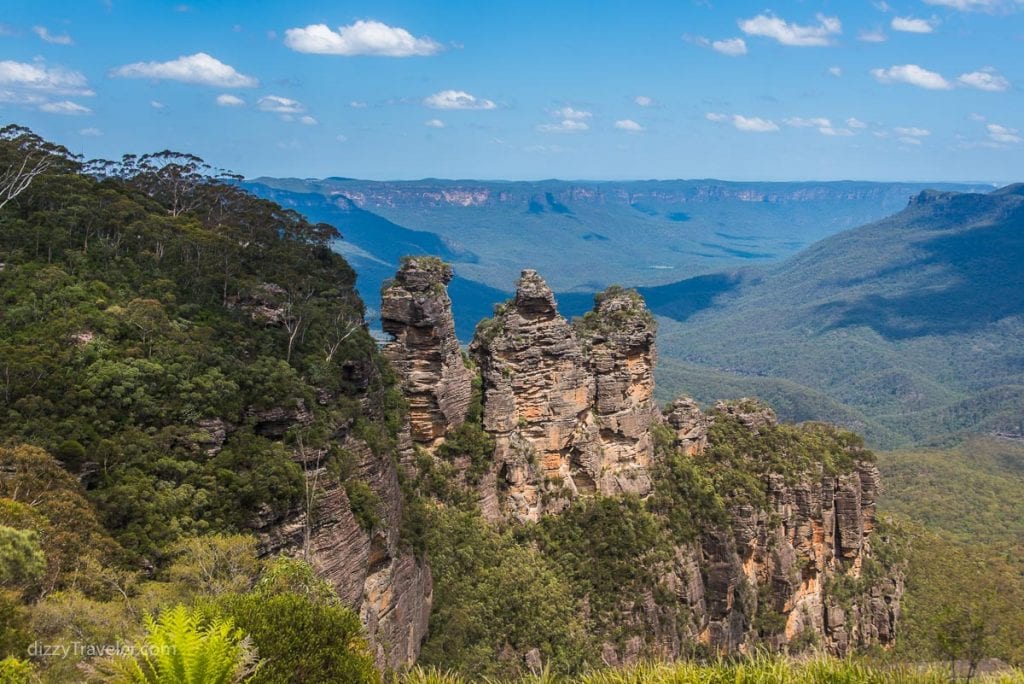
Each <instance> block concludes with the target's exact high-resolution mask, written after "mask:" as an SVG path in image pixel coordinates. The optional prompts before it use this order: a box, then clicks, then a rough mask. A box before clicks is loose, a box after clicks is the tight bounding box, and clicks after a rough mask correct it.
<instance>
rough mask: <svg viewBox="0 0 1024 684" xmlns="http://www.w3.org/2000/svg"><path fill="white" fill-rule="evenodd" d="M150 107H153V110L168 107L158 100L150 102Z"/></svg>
mask: <svg viewBox="0 0 1024 684" xmlns="http://www.w3.org/2000/svg"><path fill="white" fill-rule="evenodd" d="M149 106H150V107H152V108H153V109H163V108H164V107H165V106H166V105H164V103H163V102H159V101H157V100H150V101H149Z"/></svg>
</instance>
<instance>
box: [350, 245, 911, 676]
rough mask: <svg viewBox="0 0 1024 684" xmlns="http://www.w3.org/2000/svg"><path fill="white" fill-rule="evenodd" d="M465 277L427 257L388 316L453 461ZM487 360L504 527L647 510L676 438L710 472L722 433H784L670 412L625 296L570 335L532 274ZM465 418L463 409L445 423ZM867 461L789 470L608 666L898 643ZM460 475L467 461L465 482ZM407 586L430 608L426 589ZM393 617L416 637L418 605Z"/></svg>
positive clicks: (739, 418) (648, 594)
mask: <svg viewBox="0 0 1024 684" xmlns="http://www.w3.org/2000/svg"><path fill="white" fill-rule="evenodd" d="M449 278H450V271H447V270H444V269H440V268H438V267H437V264H431V265H430V267H429V268H425V267H424V265H423V264H422V263H419V262H418V260H410V261H408V262H406V264H405V265H403V268H402V270H401V271H400V272H399V276H398V277H397V278H396V280H395V283H394V284H393V285H391V286H389V287H388V288H386V289H385V291H384V303H383V305H382V311H383V312H384V319H385V329H386V330H387V331H388V332H389V333H391V334H392V336H393V337H394V340H393V341H392V342H391V343H389V345H388V346H387V354H388V357H389V358H390V359H391V360H392V363H393V364H394V366H395V368H396V369H398V370H399V375H400V377H401V378H402V379H403V389H404V390H405V392H406V397H407V399H408V400H409V405H410V425H412V426H413V427H412V430H411V434H412V435H413V439H414V440H415V441H417V442H419V443H420V444H423V445H426V446H437V445H438V444H439V443H440V441H441V440H442V439H443V438H444V435H445V433H446V432H447V431H448V430H450V429H451V428H452V427H453V426H454V425H457V424H458V423H457V422H456V421H457V420H458V419H459V416H461V415H463V414H464V413H465V407H466V404H467V403H468V399H467V400H466V403H462V401H463V400H462V397H463V396H467V397H468V395H469V389H468V388H469V387H470V385H471V380H470V378H468V377H467V375H468V374H466V375H464V374H463V371H464V370H465V368H464V366H463V365H462V363H461V359H459V363H458V364H455V359H456V358H457V351H458V348H457V343H456V342H455V338H454V334H453V332H452V331H453V323H452V318H451V311H450V303H449V301H448V297H447V294H446V292H445V291H444V285H445V284H446V283H447V282H448V279H449ZM470 355H471V357H472V358H473V360H474V361H475V362H476V366H477V368H478V369H479V372H480V379H481V383H482V393H483V397H482V418H481V422H482V428H483V430H485V431H486V432H487V433H489V435H490V436H491V437H492V438H493V439H494V443H495V449H494V453H493V456H492V459H491V464H490V471H489V473H487V474H485V475H484V476H483V477H482V478H480V479H473V480H472V482H473V484H467V486H475V487H477V488H478V494H479V497H480V502H481V507H482V509H483V511H484V513H485V515H487V516H488V517H490V518H492V519H494V520H501V519H513V520H519V521H534V520H538V519H539V518H540V517H541V516H542V515H546V514H557V513H559V512H560V511H562V510H563V509H565V507H566V506H568V505H569V504H570V503H571V501H572V500H573V499H575V498H579V497H584V496H588V495H595V494H601V495H607V496H616V495H623V494H632V495H637V496H640V497H646V496H647V495H648V494H649V493H650V492H651V491H652V489H653V482H652V473H653V472H656V466H657V454H658V453H664V452H662V451H661V450H660V449H662V448H663V446H664V445H665V440H666V439H667V440H668V441H669V445H668V448H669V449H671V450H673V453H675V454H682V456H683V457H693V458H707V457H708V449H709V448H711V447H713V446H714V443H713V442H712V441H711V438H712V436H713V433H714V427H715V426H716V425H718V424H722V426H723V428H728V430H730V431H732V432H728V434H742V432H743V431H746V432H748V433H749V435H750V439H751V440H753V442H756V441H757V440H758V439H761V438H765V439H772V434H773V433H775V432H777V430H778V429H779V427H778V424H777V419H776V416H775V413H774V412H773V411H772V410H771V409H770V408H768V407H766V406H765V405H763V404H760V403H759V402H756V401H752V400H746V399H743V400H739V401H736V402H728V403H719V404H718V405H717V406H716V408H715V411H714V412H713V413H712V414H711V415H708V414H705V413H704V412H703V411H702V410H701V409H700V407H699V406H698V405H697V404H696V402H694V401H693V400H692V399H686V398H679V399H676V400H675V401H673V402H671V403H670V404H669V405H668V406H667V407H666V409H665V410H664V412H661V411H659V410H658V409H657V406H656V404H655V401H654V365H655V362H656V358H657V352H656V346H655V322H654V319H653V317H652V316H651V315H650V313H649V312H648V311H647V309H646V307H645V305H644V302H643V300H642V299H641V298H640V297H639V295H637V294H636V293H635V292H632V291H628V290H623V289H621V288H610V289H609V290H607V291H605V292H604V293H601V294H599V295H598V296H597V297H596V298H595V306H594V309H593V311H591V312H589V313H588V314H587V315H586V316H584V317H582V318H581V319H577V320H576V321H575V322H574V323H572V324H570V323H569V322H568V321H566V320H565V318H563V317H562V316H561V315H560V314H559V313H558V309H557V305H556V302H555V297H554V294H553V293H552V291H551V289H550V288H549V287H548V286H547V284H546V283H545V282H544V280H543V279H542V278H541V277H540V276H539V275H538V274H537V273H536V272H535V271H532V270H526V271H523V272H522V276H521V278H520V279H519V281H518V282H517V284H516V292H515V296H514V297H513V298H512V299H511V300H509V301H508V302H506V303H505V304H502V305H499V306H498V307H496V309H495V315H494V317H493V318H492V319H489V320H486V321H483V322H481V324H480V325H479V326H478V328H477V331H476V334H475V336H474V339H473V341H472V344H471V345H470ZM456 365H457V366H458V368H455V366H456ZM452 388H456V389H454V390H453V389H452ZM464 391H465V395H464V394H463V392H464ZM453 397H455V398H458V402H454V401H453V399H452V398H453ZM452 405H456V406H458V407H460V409H461V411H456V412H454V413H453V412H451V411H448V410H447V409H446V408H445V407H446V406H452ZM456 414H458V415H456ZM726 423H732V425H726ZM737 430H738V431H740V432H739V433H737V432H735V431H737ZM656 435H657V441H658V444H659V445H662V446H659V447H658V451H656V444H655V441H656V440H655V436H656ZM772 443H773V444H774V442H772ZM712 457H713V454H712ZM853 461H854V462H855V464H856V465H855V467H853V468H852V469H851V468H847V469H846V470H845V472H842V473H838V474H831V473H829V472H826V471H825V469H824V465H823V463H819V464H818V465H817V466H816V467H817V470H815V467H811V468H810V469H809V470H808V471H807V472H802V471H801V472H802V474H801V473H800V472H795V471H794V472H790V470H792V469H789V470H787V469H786V468H782V469H781V470H784V471H786V472H785V473H783V472H778V473H776V472H775V471H768V473H769V474H766V475H762V476H758V477H761V478H762V479H763V482H764V485H765V496H764V497H763V498H764V499H765V500H764V501H761V500H760V499H759V503H758V505H756V506H755V505H752V504H743V505H740V504H733V505H732V506H731V507H730V509H729V515H728V519H729V522H728V523H727V524H715V525H712V526H706V527H705V528H704V529H701V530H700V531H699V533H698V534H697V536H696V539H694V540H693V541H692V542H691V543H688V544H686V545H680V546H676V547H674V548H673V549H672V553H671V554H669V555H670V556H671V560H670V561H668V562H663V561H659V562H662V563H663V564H662V565H661V566H659V567H658V568H657V569H656V574H657V576H658V577H659V578H660V579H659V581H658V588H657V591H656V590H655V588H654V587H652V588H651V589H649V590H644V591H641V592H638V595H635V596H632V595H631V596H623V597H622V606H621V611H622V612H621V623H622V625H623V626H624V628H625V631H624V632H623V633H625V634H628V635H629V636H628V638H623V639H621V640H620V641H619V642H617V643H606V644H604V645H603V647H602V649H601V653H602V658H603V660H604V661H605V662H607V663H609V664H613V663H620V662H629V661H631V660H636V659H638V658H642V657H649V656H656V657H679V656H684V655H687V654H689V653H692V652H693V651H694V649H703V650H705V651H706V652H710V653H733V652H748V651H750V650H752V649H754V648H755V647H758V646H763V645H765V644H767V645H769V646H771V647H774V648H778V649H785V648H794V647H795V646H797V645H800V644H805V643H806V644H810V643H817V644H819V645H821V646H822V647H823V648H825V649H826V650H828V651H829V652H832V653H836V654H845V653H848V652H850V651H851V650H852V649H853V648H855V647H861V646H868V645H875V644H880V645H883V646H884V645H887V644H889V643H891V642H892V640H893V639H894V635H895V625H896V622H897V619H898V617H899V603H900V597H901V595H902V591H903V587H902V575H901V574H900V571H899V570H898V568H882V567H881V566H880V565H879V564H878V563H877V561H876V560H875V559H874V555H873V549H872V545H873V544H874V543H876V542H878V539H879V538H878V535H877V533H876V532H875V501H876V499H877V496H878V492H879V489H880V483H879V478H878V471H877V469H876V468H875V467H874V466H873V465H872V464H871V463H869V462H868V461H867V460H864V459H860V458H859V456H858V455H857V454H856V453H853ZM460 463H462V461H460V460H459V459H458V458H456V459H454V460H453V461H452V464H453V465H454V466H455V468H456V469H458V468H460V467H462V466H460ZM463 465H464V466H466V467H468V465H467V464H463ZM468 482H469V480H466V481H465V482H464V484H466V483H468ZM342 517H344V516H342ZM339 543H345V542H341V541H339ZM347 543H352V542H347ZM367 543H369V544H370V546H371V547H372V546H373V542H363V544H364V545H365V544H367ZM378 547H379V548H380V549H384V548H389V547H388V544H387V543H384V542H381V544H379V545H378ZM360 553H363V552H361V551H360ZM367 553H370V552H367ZM371 555H372V554H371ZM369 565H370V567H373V566H374V562H373V560H372V559H370V561H369ZM354 567H355V568H356V570H358V568H360V567H362V566H361V564H360V563H355V566H354ZM396 567H401V564H399V566H396ZM335 574H337V575H338V576H342V577H349V576H350V575H352V571H351V570H346V569H338V570H337V571H336V573H335ZM353 577H354V578H353V579H350V580H347V581H349V582H350V583H352V585H353V586H354V587H356V588H357V589H358V586H359V582H362V583H363V584H362V586H363V587H364V589H363V591H364V595H365V596H375V595H377V594H375V593H374V592H372V591H368V590H366V589H365V587H366V586H368V585H367V582H368V580H367V578H366V577H365V576H363V575H361V574H360V573H359V572H358V571H357V572H356V573H355V575H354V576H353ZM405 582H406V584H407V585H408V586H409V587H410V588H411V589H412V590H413V591H419V592H420V595H422V596H426V595H427V594H428V592H426V590H425V588H424V587H423V586H422V583H420V584H417V583H416V581H415V580H413V579H409V580H405ZM371 584H372V583H371ZM662 589H664V590H666V591H667V595H668V596H669V597H670V598H669V599H668V600H667V601H666V594H665V593H664V592H662V591H661V590H662ZM353 591H356V590H353ZM384 593H385V592H380V594H381V595H383V594H384ZM418 605H422V603H420V604H418ZM393 610H396V611H398V613H399V614H402V615H404V616H405V617H404V618H403V620H404V621H403V624H406V625H408V624H409V621H408V614H409V613H408V611H409V610H411V607H403V608H401V609H399V608H397V607H396V608H394V609H393ZM374 624H376V623H374ZM395 636H396V635H394V634H390V633H389V638H391V639H394V638H395ZM521 655H523V657H525V654H521Z"/></svg>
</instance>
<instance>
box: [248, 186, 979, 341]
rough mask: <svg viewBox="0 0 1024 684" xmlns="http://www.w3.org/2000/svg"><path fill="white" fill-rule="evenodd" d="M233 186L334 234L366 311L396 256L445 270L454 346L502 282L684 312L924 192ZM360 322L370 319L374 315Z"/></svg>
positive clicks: (501, 293)
mask: <svg viewBox="0 0 1024 684" xmlns="http://www.w3.org/2000/svg"><path fill="white" fill-rule="evenodd" d="M244 187H246V188H247V189H249V190H250V191H252V192H254V193H256V194H257V195H261V196H263V197H267V198H269V199H273V200H274V201H276V202H278V203H280V204H281V205H283V206H287V207H290V208H294V209H297V210H298V211H301V212H302V213H303V214H305V215H306V216H307V217H308V218H310V219H311V220H316V221H326V222H328V223H331V224H332V225H336V226H337V227H338V228H339V229H340V230H341V232H342V234H343V235H344V240H342V241H338V242H337V243H336V249H338V250H339V251H341V252H342V253H343V254H344V255H345V256H346V257H347V258H348V259H349V261H350V262H351V263H352V264H353V266H354V267H355V268H356V270H357V271H358V272H359V290H360V293H361V294H362V295H363V297H364V299H366V301H368V302H375V301H376V299H377V294H378V292H379V290H380V286H381V284H382V283H383V282H384V280H385V279H386V278H387V277H388V276H389V275H390V274H391V273H393V272H394V271H395V269H396V268H397V267H398V258H399V257H400V256H402V255H404V254H427V255H432V256H437V257H441V258H443V259H445V260H448V261H450V262H451V263H452V264H453V266H454V268H455V279H454V280H453V282H452V285H451V287H452V290H453V293H454V294H457V295H459V296H457V297H455V298H454V305H455V320H456V325H457V327H458V333H459V337H460V339H462V340H463V342H468V340H469V338H470V336H471V335H472V331H473V327H474V326H475V325H476V322H477V321H478V320H480V319H481V318H483V317H485V316H489V315H490V312H491V308H492V306H493V305H494V303H495V302H498V301H503V300H504V299H506V298H507V297H508V296H509V294H511V293H510V292H509V290H508V288H509V283H512V282H514V281H515V279H516V278H517V277H518V276H519V272H520V271H521V270H522V269H523V268H526V267H530V268H536V269H538V270H539V271H541V272H543V273H545V274H547V278H548V280H549V281H550V283H551V286H552V287H553V288H554V289H555V291H556V292H558V293H559V295H560V302H561V303H562V308H563V311H565V312H566V313H568V314H577V313H583V312H584V311H586V310H588V309H589V308H590V303H591V297H592V295H593V293H595V292H597V291H599V290H602V289H604V288H605V287H607V286H608V285H612V284H621V285H626V286H632V287H642V288H656V287H659V286H671V287H670V288H669V290H668V291H662V292H652V291H651V290H648V289H645V290H643V294H644V296H645V297H648V298H649V300H650V301H651V302H652V306H654V307H655V309H658V308H659V307H660V306H661V304H662V303H665V302H667V303H668V304H667V305H669V306H671V307H673V309H676V308H677V307H679V306H687V304H685V303H682V302H685V301H688V300H689V297H684V296H674V297H673V296H672V292H671V290H672V288H673V287H676V286H674V285H673V284H674V283H677V282H679V281H684V280H689V279H690V278H692V277H695V276H700V275H705V274H709V275H710V274H716V273H719V272H722V271H725V270H729V269H738V268H743V267H747V266H752V265H755V266H756V265H765V264H770V263H774V262H776V261H779V260H782V259H785V258H786V257H789V256H792V255H793V254H795V253H796V252H798V251H799V250H800V249H802V248H804V247H806V246H808V245H810V244H812V243H814V242H816V241H817V240H820V239H821V238H824V237H827V236H829V235H832V234H834V233H836V232H840V231H842V230H845V229H847V228H852V227H854V226H858V225H861V224H863V223H867V222H869V221H873V220H876V219H879V218H881V217H883V216H886V215H888V214H891V213H893V212H894V211H898V210H899V209H900V208H901V207H902V206H903V205H904V204H905V203H906V200H907V198H908V197H910V196H911V195H914V194H916V193H918V192H920V191H921V190H923V189H925V188H926V187H928V186H926V185H924V184H914V183H865V182H831V183H732V182H726V181H717V180H690V181H685V180H678V181H633V182H588V181H578V182H570V181H557V180H548V181H536V182H508V181H476V180H434V179H428V180H422V181H401V182H399V181H388V182H376V181H360V180H352V179H343V178H328V179H324V180H315V179H306V180H300V179H275V178H257V179H254V180H252V181H249V182H247V183H245V184H244ZM940 187H942V188H946V189H950V190H968V189H977V188H976V187H974V186H963V185H943V186H940ZM718 277H719V276H717V275H716V276H714V278H718ZM686 287H688V288H689V287H690V286H689V285H688V286H686ZM678 294H680V295H681V294H682V293H678ZM566 295H570V296H571V300H572V301H571V305H570V300H569V299H566ZM659 295H660V296H659ZM676 313H678V311H676ZM370 314H371V315H370V318H371V321H372V320H373V319H374V318H375V315H374V314H375V312H374V311H371V312H370Z"/></svg>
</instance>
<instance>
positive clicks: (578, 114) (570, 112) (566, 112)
mask: <svg viewBox="0 0 1024 684" xmlns="http://www.w3.org/2000/svg"><path fill="white" fill-rule="evenodd" d="M551 115H552V116H557V117H558V118H560V119H569V120H571V121H584V120H585V119H589V118H590V117H592V116H593V114H592V113H591V112H587V111H584V110H581V109H573V108H572V107H562V108H561V109H556V110H554V111H553V112H551Z"/></svg>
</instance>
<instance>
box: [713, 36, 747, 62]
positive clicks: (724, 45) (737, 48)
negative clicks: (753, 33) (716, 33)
mask: <svg viewBox="0 0 1024 684" xmlns="http://www.w3.org/2000/svg"><path fill="white" fill-rule="evenodd" d="M711 49H712V50H714V51H715V52H720V53H722V54H723V55H728V56H729V57H739V56H740V55H745V54H747V43H746V41H745V40H743V39H742V38H727V39H725V40H713V41H711Z"/></svg>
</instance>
